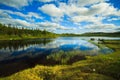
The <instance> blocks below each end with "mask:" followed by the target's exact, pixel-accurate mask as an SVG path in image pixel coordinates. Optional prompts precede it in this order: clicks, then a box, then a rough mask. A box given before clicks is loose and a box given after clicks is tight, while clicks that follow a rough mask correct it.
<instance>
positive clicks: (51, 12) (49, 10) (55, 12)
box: [39, 4, 63, 17]
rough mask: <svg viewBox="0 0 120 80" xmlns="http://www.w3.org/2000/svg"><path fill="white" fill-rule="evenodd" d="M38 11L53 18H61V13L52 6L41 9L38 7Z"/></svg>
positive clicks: (48, 5)
mask: <svg viewBox="0 0 120 80" xmlns="http://www.w3.org/2000/svg"><path fill="white" fill-rule="evenodd" d="M39 10H41V11H43V12H44V13H46V14H48V15H50V16H53V17H62V16H63V11H62V10H61V9H59V8H58V7H56V6H55V5H54V4H46V5H44V6H42V7H39Z"/></svg>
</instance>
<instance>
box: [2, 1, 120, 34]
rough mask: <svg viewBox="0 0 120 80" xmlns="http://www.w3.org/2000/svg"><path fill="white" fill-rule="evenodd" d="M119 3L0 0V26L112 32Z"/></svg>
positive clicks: (118, 22)
mask: <svg viewBox="0 0 120 80" xmlns="http://www.w3.org/2000/svg"><path fill="white" fill-rule="evenodd" d="M119 4H120V0H0V23H3V24H12V25H13V26H17V27H19V28H21V27H24V28H29V29H36V28H37V29H41V30H44V29H46V30H48V31H51V32H55V33H76V34H80V33H85V32H115V31H116V30H118V28H120V5H119Z"/></svg>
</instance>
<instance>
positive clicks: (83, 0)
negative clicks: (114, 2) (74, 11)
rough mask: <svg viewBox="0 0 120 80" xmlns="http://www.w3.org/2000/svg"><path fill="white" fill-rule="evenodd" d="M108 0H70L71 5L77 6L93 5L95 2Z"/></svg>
mask: <svg viewBox="0 0 120 80" xmlns="http://www.w3.org/2000/svg"><path fill="white" fill-rule="evenodd" d="M105 1H108V0H69V4H70V5H76V6H86V5H91V4H95V3H100V2H105Z"/></svg>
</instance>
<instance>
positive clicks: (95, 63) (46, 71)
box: [0, 41, 120, 80]
mask: <svg viewBox="0 0 120 80" xmlns="http://www.w3.org/2000/svg"><path fill="white" fill-rule="evenodd" d="M114 42H116V43H119V42H120V41H105V43H104V44H105V45H106V46H108V47H110V48H114V49H115V52H114V53H112V54H106V55H102V54H101V55H98V56H95V57H90V56H87V57H86V58H87V59H86V60H82V61H78V62H75V63H73V64H72V65H56V66H42V65H37V66H35V67H34V68H30V69H26V70H23V71H21V72H17V73H15V74H13V75H11V76H8V77H4V78H0V80H119V79H120V51H119V50H118V49H117V48H119V47H120V45H119V44H114ZM113 44H114V45H113ZM116 47H117V48H116Z"/></svg>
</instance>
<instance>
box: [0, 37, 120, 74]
mask: <svg viewBox="0 0 120 80" xmlns="http://www.w3.org/2000/svg"><path fill="white" fill-rule="evenodd" d="M90 38H91V37H59V38H55V39H34V40H15V41H13V40H11V41H0V76H7V75H10V74H12V73H15V72H17V71H20V70H23V69H26V68H30V67H34V66H35V65H37V64H41V65H55V64H72V63H73V62H76V61H79V60H83V59H86V58H85V56H95V55H98V54H108V53H111V52H113V50H111V49H109V48H107V47H106V46H104V47H102V48H99V47H98V46H96V45H95V44H92V43H90V42H89V40H90ZM94 38H95V39H96V40H97V39H116V40H118V39H119V40H120V38H112V37H94ZM6 71H7V72H6Z"/></svg>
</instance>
